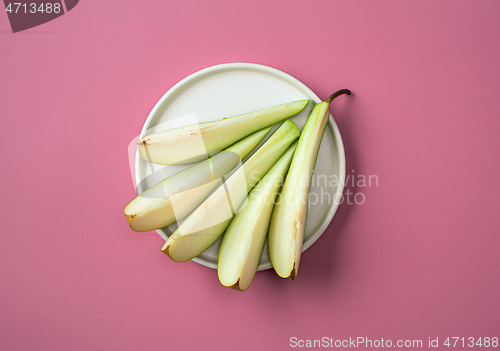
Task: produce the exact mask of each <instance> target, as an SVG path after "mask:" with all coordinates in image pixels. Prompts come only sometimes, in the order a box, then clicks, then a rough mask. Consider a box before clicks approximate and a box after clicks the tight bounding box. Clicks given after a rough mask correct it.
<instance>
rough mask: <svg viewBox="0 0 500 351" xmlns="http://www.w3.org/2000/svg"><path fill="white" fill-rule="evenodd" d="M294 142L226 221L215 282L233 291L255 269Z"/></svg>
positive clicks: (249, 280)
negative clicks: (217, 280) (242, 205)
mask: <svg viewBox="0 0 500 351" xmlns="http://www.w3.org/2000/svg"><path fill="white" fill-rule="evenodd" d="M296 146H297V142H294V143H293V144H292V146H290V147H289V148H288V150H287V151H286V152H285V153H284V154H283V156H281V158H280V159H279V160H278V162H276V163H275V164H274V166H273V167H272V168H271V169H270V170H269V172H267V173H266V175H265V176H264V178H262V179H261V181H260V182H259V183H258V184H257V186H256V187H255V188H254V189H253V190H252V191H251V192H250V195H248V204H247V205H246V207H245V208H244V209H243V210H242V211H241V212H239V213H238V214H237V215H236V216H235V217H234V218H233V220H232V221H231V223H230V224H229V227H228V228H227V229H226V232H225V233H224V236H223V237H222V243H221V246H220V249H219V258H218V264H217V274H218V276H219V281H220V282H221V283H222V285H225V286H227V287H229V288H231V289H234V290H241V291H244V290H246V289H248V287H249V286H250V284H251V283H252V280H253V278H254V276H255V273H256V272H257V268H258V266H259V261H260V257H261V256H262V251H263V250H264V245H265V243H266V236H267V229H268V227H269V221H270V219H271V213H272V212H273V207H274V203H275V201H276V196H277V195H278V191H279V189H280V187H281V185H282V184H283V181H284V179H285V176H286V173H287V171H288V168H289V167H290V163H291V162H292V157H293V153H294V151H295V147H296Z"/></svg>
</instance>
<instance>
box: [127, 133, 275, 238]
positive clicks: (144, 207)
mask: <svg viewBox="0 0 500 351" xmlns="http://www.w3.org/2000/svg"><path fill="white" fill-rule="evenodd" d="M270 130H271V127H268V128H266V129H263V130H260V131H258V132H255V133H253V134H251V135H249V136H247V137H246V138H244V139H242V140H240V141H239V142H237V143H236V144H234V145H232V146H230V147H229V148H227V149H226V150H224V151H222V152H220V153H218V154H217V155H215V156H213V157H211V158H209V159H208V160H205V161H203V162H200V163H198V164H196V165H194V166H191V167H189V168H187V169H185V170H183V171H181V172H178V173H176V174H174V175H172V176H170V177H168V178H167V179H165V180H163V181H161V182H159V183H158V184H156V185H153V186H152V187H151V188H149V189H148V190H146V191H144V192H143V193H142V194H141V195H139V196H137V197H136V198H135V199H134V200H132V202H130V204H129V205H128V206H127V207H126V208H125V217H127V220H128V223H129V225H130V228H132V229H133V230H135V231H137V232H146V231H150V230H155V229H160V228H163V227H165V226H167V225H170V224H172V223H175V222H176V221H177V220H180V219H181V218H184V217H185V216H187V215H188V214H190V213H191V212H192V211H193V210H194V209H195V208H196V207H198V206H199V205H200V204H201V203H202V202H203V200H205V198H206V197H207V196H208V195H209V194H210V192H211V191H212V190H213V189H214V188H215V187H216V186H217V184H219V183H220V181H221V179H222V177H224V176H225V175H226V174H227V173H229V172H230V171H231V170H233V169H234V168H235V167H236V166H237V165H238V164H239V163H240V162H241V160H242V159H243V158H245V157H246V156H247V155H248V154H249V153H250V152H251V151H252V150H253V149H254V148H255V147H256V146H257V145H258V144H259V142H260V141H261V140H262V139H263V138H264V137H265V136H266V134H267V133H268V132H269V131H270Z"/></svg>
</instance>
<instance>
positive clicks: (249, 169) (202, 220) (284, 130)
mask: <svg viewBox="0 0 500 351" xmlns="http://www.w3.org/2000/svg"><path fill="white" fill-rule="evenodd" d="M299 135H300V130H299V128H298V127H297V126H296V125H295V124H294V123H293V122H292V121H291V120H286V121H285V122H284V123H283V124H282V125H281V127H280V128H278V130H277V131H276V132H275V133H274V134H273V135H272V136H271V137H270V138H269V139H268V140H267V141H266V142H265V143H264V144H263V145H262V146H261V147H260V148H259V149H258V150H257V151H256V152H255V153H254V154H253V155H252V156H251V157H250V158H249V159H248V160H247V161H246V162H245V163H244V164H243V166H242V167H240V168H239V169H238V170H237V171H236V172H235V173H234V174H232V175H231V176H230V177H229V178H228V179H227V181H226V182H225V183H224V184H223V186H221V187H219V188H218V189H217V190H216V191H215V192H213V193H212V195H210V196H209V197H208V198H207V199H206V200H205V201H204V202H203V203H202V204H201V205H200V206H199V207H198V208H196V210H194V211H193V213H191V214H190V215H189V216H188V217H187V218H186V219H185V221H184V222H182V223H181V225H180V226H179V227H178V228H177V230H176V231H175V232H174V233H172V235H171V236H170V237H169V238H168V240H167V241H166V242H165V245H164V246H163V248H162V251H163V252H164V253H165V254H167V255H168V256H169V257H170V258H171V259H172V260H174V261H176V262H185V261H188V260H190V259H192V258H194V257H196V256H198V255H199V254H201V253H202V252H203V251H205V250H206V249H207V248H209V247H210V246H211V245H212V244H213V243H214V242H215V241H216V240H217V239H218V238H219V237H220V236H221V235H222V233H223V232H224V230H226V228H227V226H228V225H229V223H230V222H231V219H232V218H233V216H234V215H235V210H234V209H239V208H240V206H241V204H242V203H243V202H244V200H245V199H246V197H247V194H248V193H249V192H250V191H251V190H252V188H253V187H254V186H255V185H256V184H257V183H258V182H259V180H260V179H262V177H264V175H265V174H266V173H267V172H268V171H269V169H271V167H272V166H273V165H274V164H275V163H276V161H277V160H278V159H279V158H280V157H281V156H282V155H283V154H284V153H285V151H286V150H287V149H288V148H289V147H290V145H291V144H292V143H293V142H294V141H295V140H296V139H297V138H298V137H299Z"/></svg>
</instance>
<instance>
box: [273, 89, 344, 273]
mask: <svg viewBox="0 0 500 351" xmlns="http://www.w3.org/2000/svg"><path fill="white" fill-rule="evenodd" d="M342 94H347V95H350V94H351V92H350V91H349V90H348V89H342V90H339V91H337V92H335V93H333V94H332V95H331V96H330V97H329V98H328V100H326V101H323V102H320V103H319V104H316V105H315V106H314V108H313V110H312V111H311V113H310V115H309V117H308V119H307V122H306V125H305V126H304V129H303V130H302V133H301V135H300V139H299V143H298V145H297V148H296V149H295V154H294V156H293V160H292V164H291V165H290V170H289V171H288V175H287V177H286V180H285V184H284V185H283V189H282V190H281V193H280V195H279V199H278V200H277V202H276V206H275V207H274V211H273V214H272V216H271V223H270V225H269V234H268V235H269V236H268V239H267V240H268V246H269V256H270V258H271V263H272V265H273V267H274V270H275V271H276V273H278V275H279V276H280V277H282V278H288V277H292V279H293V278H295V277H296V276H297V272H298V270H299V263H300V256H301V254H302V243H303V241H304V231H305V225H306V217H307V205H308V200H309V186H310V184H311V177H312V174H313V171H314V167H315V165H316V159H317V157H318V151H319V146H320V144H321V140H322V139H323V134H324V132H325V128H326V124H327V122H328V117H329V115H330V112H329V110H330V103H331V101H332V100H333V99H334V98H335V97H337V96H339V95H342Z"/></svg>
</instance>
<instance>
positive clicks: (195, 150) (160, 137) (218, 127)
mask: <svg viewBox="0 0 500 351" xmlns="http://www.w3.org/2000/svg"><path fill="white" fill-rule="evenodd" d="M308 103H309V100H300V101H295V102H290V103H286V104H282V105H278V106H274V107H270V108H267V109H263V110H259V111H255V112H251V113H246V114H243V115H239V116H235V117H231V118H225V119H222V120H219V121H212V122H204V123H199V124H197V125H190V126H185V127H181V128H174V129H170V130H166V131H162V132H159V133H154V134H151V135H147V136H145V137H143V138H141V139H140V140H139V143H140V147H139V153H140V155H141V157H142V158H143V159H145V160H146V161H149V162H152V163H158V164H187V163H192V162H198V161H201V160H204V159H206V158H207V157H208V155H210V154H212V153H213V152H218V151H220V150H223V149H225V148H227V147H228V146H229V145H231V144H233V143H235V142H236V141H238V140H240V139H242V138H244V137H245V136H247V135H249V134H251V133H253V132H255V131H257V130H260V129H262V128H266V127H268V126H271V125H273V124H275V123H278V122H281V121H282V120H284V119H286V118H289V117H291V116H293V115H296V114H297V113H299V112H300V111H302V110H303V109H304V107H306V105H307V104H308Z"/></svg>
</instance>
